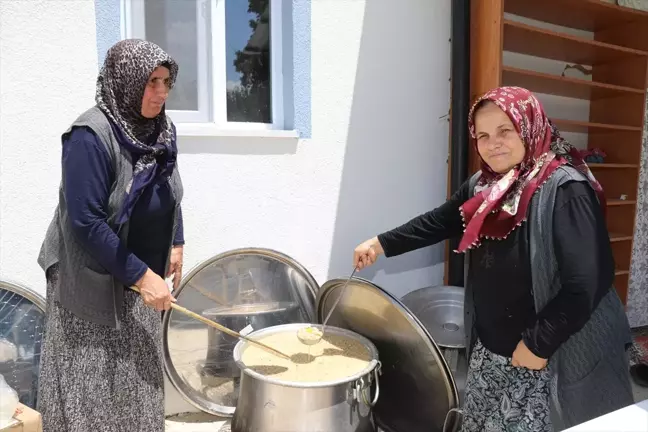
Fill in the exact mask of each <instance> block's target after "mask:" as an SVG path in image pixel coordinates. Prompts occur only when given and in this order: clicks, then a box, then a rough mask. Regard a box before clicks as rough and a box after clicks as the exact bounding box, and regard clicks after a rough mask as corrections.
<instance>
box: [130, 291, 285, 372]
mask: <svg viewBox="0 0 648 432" xmlns="http://www.w3.org/2000/svg"><path fill="white" fill-rule="evenodd" d="M130 289H132V290H133V291H135V292H136V293H139V294H141V292H140V290H139V288H137V287H136V286H132V287H130ZM171 309H173V310H175V311H178V312H180V313H181V314H184V315H186V316H188V317H190V318H193V319H195V320H198V321H200V322H201V323H203V324H207V325H208V326H210V327H214V328H215V329H217V330H220V331H222V332H223V333H225V334H228V335H230V336H232V337H235V338H239V339H243V340H246V341H248V342H250V343H253V344H255V345H257V346H260V347H261V348H263V349H265V350H268V351H270V352H272V353H274V354H277V355H278V356H280V357H283V358H285V359H288V360H290V356H288V355H286V354H284V353H282V352H281V351H278V350H276V349H274V348H272V347H270V346H268V345H266V344H264V343H261V342H259V341H257V340H254V339H251V338H249V337H247V336H243V335H242V334H240V333H238V332H235V331H234V330H230V329H228V328H227V327H225V326H224V325H221V324H218V323H216V322H214V321H212V320H210V319H208V318H205V317H204V316H201V315H198V314H197V313H195V312H192V311H190V310H189V309H187V308H184V307H182V306H180V305H178V304H175V303H171Z"/></svg>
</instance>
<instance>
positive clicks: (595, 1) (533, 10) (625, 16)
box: [504, 0, 648, 31]
mask: <svg viewBox="0 0 648 432" xmlns="http://www.w3.org/2000/svg"><path fill="white" fill-rule="evenodd" d="M504 12H508V13H511V14H514V15H519V16H523V17H527V18H531V19H535V20H538V21H544V22H548V23H552V24H557V25H560V26H564V27H573V28H577V29H581V30H588V31H596V30H602V29H606V28H609V27H614V26H618V25H622V24H625V23H630V22H640V23H641V24H643V25H646V26H648V12H644V11H640V10H636V9H631V8H627V7H622V6H617V5H614V4H610V3H605V2H602V1H600V0H545V1H543V2H540V1H529V0H506V2H505V3H504Z"/></svg>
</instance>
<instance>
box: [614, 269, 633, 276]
mask: <svg viewBox="0 0 648 432" xmlns="http://www.w3.org/2000/svg"><path fill="white" fill-rule="evenodd" d="M629 274H630V270H617V271H615V272H614V275H615V276H622V275H629Z"/></svg>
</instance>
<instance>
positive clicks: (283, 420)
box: [232, 324, 380, 432]
mask: <svg viewBox="0 0 648 432" xmlns="http://www.w3.org/2000/svg"><path fill="white" fill-rule="evenodd" d="M307 325H308V324H285V325H280V326H275V327H270V328H266V329H263V330H259V331H256V332H254V333H251V335H250V336H251V337H255V338H261V337H263V336H267V335H270V334H276V333H283V332H294V333H296V332H297V331H298V330H299V329H300V328H303V327H304V326H307ZM326 332H327V333H330V334H335V335H341V336H346V337H349V338H352V339H354V340H356V341H359V342H360V343H362V345H364V346H365V347H366V348H367V350H368V351H369V352H370V354H371V358H372V360H371V362H370V363H369V365H368V366H367V367H366V368H365V369H364V370H362V371H361V372H359V373H358V374H356V375H353V376H350V377H348V378H344V379H340V380H336V381H324V382H313V383H310V382H292V381H284V380H280V379H276V378H273V377H272V376H265V375H261V374H259V373H257V372H255V371H254V370H252V369H249V368H247V367H246V366H245V365H244V364H243V363H242V361H241V357H242V354H243V352H244V351H245V349H246V348H247V347H248V346H249V345H248V342H246V341H240V342H239V343H238V344H237V345H236V347H235V348H234V360H235V361H236V364H237V365H238V367H239V368H240V369H241V372H242V374H241V387H240V394H239V400H238V404H237V406H236V412H235V413H234V418H233V420H232V432H285V431H291V432H373V431H374V430H375V427H374V423H373V418H372V415H371V410H372V408H373V406H374V405H375V404H376V402H377V400H378V395H379V382H378V375H379V373H380V362H379V361H378V351H377V350H376V347H375V346H374V345H373V343H371V342H370V341H369V340H368V339H367V338H365V337H364V336H360V335H359V334H357V333H354V332H352V331H349V330H345V329H341V328H337V327H329V326H327V327H326ZM372 384H374V385H372ZM372 387H373V388H374V389H375V390H374V391H372ZM372 394H373V395H372Z"/></svg>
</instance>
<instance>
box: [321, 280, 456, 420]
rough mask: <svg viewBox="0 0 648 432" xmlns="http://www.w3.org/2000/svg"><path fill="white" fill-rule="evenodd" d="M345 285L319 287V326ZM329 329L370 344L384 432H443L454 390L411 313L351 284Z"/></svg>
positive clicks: (377, 291) (371, 287)
mask: <svg viewBox="0 0 648 432" xmlns="http://www.w3.org/2000/svg"><path fill="white" fill-rule="evenodd" d="M344 282H345V280H344V279H335V280H331V281H329V282H327V283H325V284H324V286H322V288H321V289H320V291H319V294H318V298H317V316H318V319H319V321H320V322H321V320H322V319H323V318H324V317H325V316H326V314H328V312H329V310H330V307H331V306H332V305H333V303H334V302H335V300H336V299H337V297H338V296H339V295H340V292H341V288H342V286H343V285H344ZM329 324H330V325H333V326H337V327H342V328H345V329H348V330H352V331H354V332H356V333H359V334H361V335H362V336H364V337H366V338H368V339H369V340H371V341H372V342H373V343H374V345H376V347H377V348H378V357H379V359H380V361H381V362H382V375H381V377H380V397H379V399H378V403H377V405H376V407H375V408H374V414H375V417H376V422H377V423H378V425H379V426H380V427H381V428H383V429H384V430H385V431H386V432H403V431H407V432H428V431H430V430H439V431H440V430H442V428H443V422H444V420H445V416H446V413H447V412H448V411H449V410H450V409H451V408H455V407H457V405H458V394H457V388H456V385H455V382H454V378H453V377H452V373H451V372H450V370H449V368H448V365H447V363H446V361H445V359H444V357H443V354H442V352H441V351H440V350H439V347H438V346H437V344H436V343H435V342H434V340H433V339H432V337H431V336H430V334H429V333H428V331H427V330H426V329H425V327H424V326H423V325H422V324H421V322H420V321H419V320H418V319H417V318H416V317H415V316H414V315H413V314H412V312H411V311H410V310H409V309H408V308H407V307H406V306H405V305H404V304H403V303H401V302H400V301H399V300H398V299H397V298H396V297H394V296H392V295H391V294H389V293H388V292H387V291H385V290H383V289H382V288H380V287H379V286H377V285H375V284H373V283H371V282H369V281H367V280H364V279H360V278H354V279H353V280H351V281H350V282H349V285H348V287H347V289H346V292H345V293H344V297H343V298H342V299H341V300H340V303H339V304H338V305H337V308H336V309H335V311H334V312H333V314H332V315H331V318H330V320H329Z"/></svg>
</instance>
